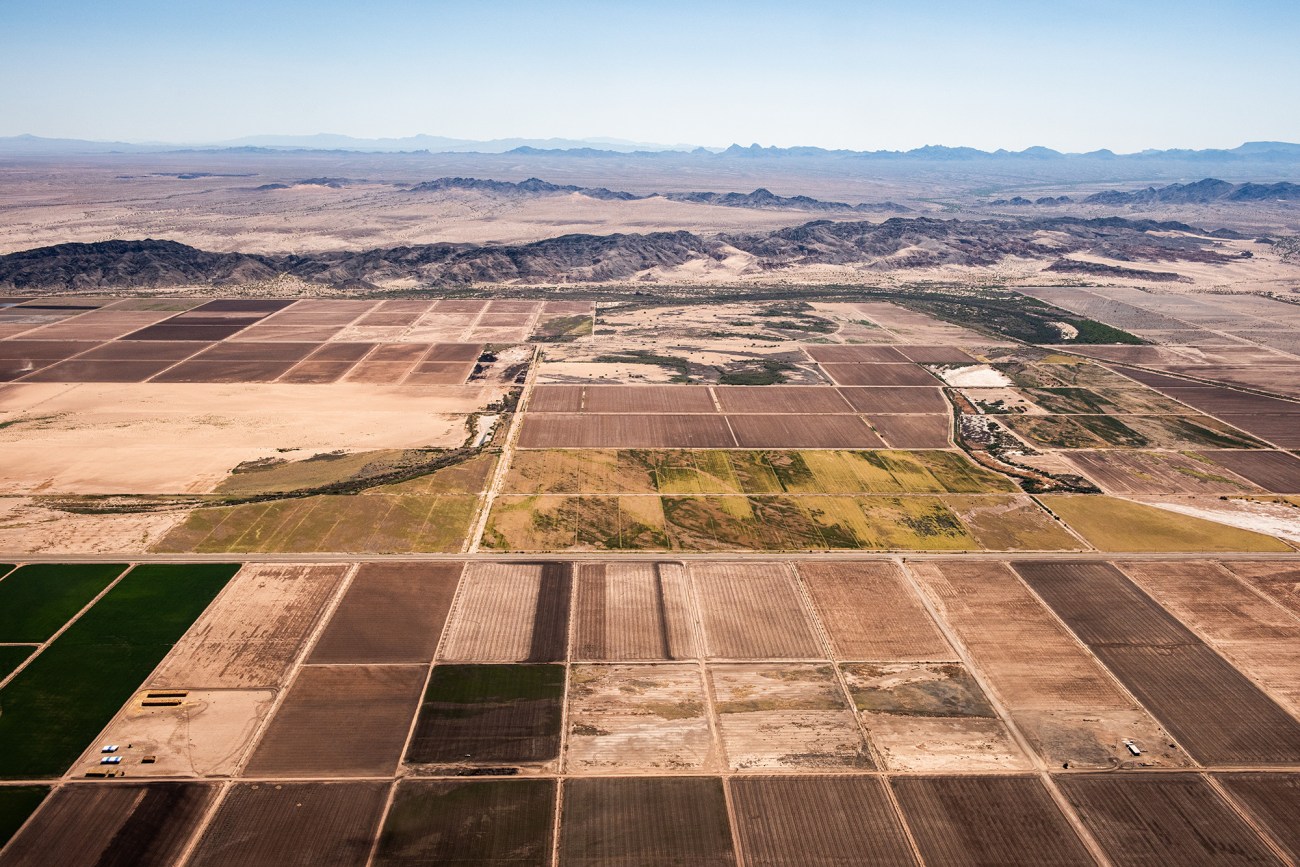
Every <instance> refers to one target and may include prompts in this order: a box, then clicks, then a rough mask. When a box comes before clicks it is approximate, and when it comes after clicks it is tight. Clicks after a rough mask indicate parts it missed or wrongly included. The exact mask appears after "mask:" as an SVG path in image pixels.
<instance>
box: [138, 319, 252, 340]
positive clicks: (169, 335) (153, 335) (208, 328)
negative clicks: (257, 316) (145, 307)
mask: <svg viewBox="0 0 1300 867" xmlns="http://www.w3.org/2000/svg"><path fill="white" fill-rule="evenodd" d="M249 324H251V323H236V324H233V325H181V324H173V323H172V320H167V321H165V322H160V323H159V324H157V325H150V326H148V327H147V328H141V329H140V330H139V331H133V332H131V333H130V334H128V335H126V336H125V337H123V338H122V339H123V340H194V341H201V342H203V343H211V342H212V341H214V340H225V339H226V338H227V337H230V336H231V335H232V334H237V333H238V332H240V331H243V330H244V328H245V327H247V325H249Z"/></svg>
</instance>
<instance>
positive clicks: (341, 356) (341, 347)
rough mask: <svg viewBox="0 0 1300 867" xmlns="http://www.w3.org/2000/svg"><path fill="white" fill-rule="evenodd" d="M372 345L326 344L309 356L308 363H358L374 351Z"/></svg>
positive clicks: (373, 345)
mask: <svg viewBox="0 0 1300 867" xmlns="http://www.w3.org/2000/svg"><path fill="white" fill-rule="evenodd" d="M375 346H376V344H374V343H326V344H325V345H324V346H321V347H320V348H319V349H317V350H316V351H315V352H313V353H312V354H311V355H310V356H308V360H309V361H360V360H361V359H363V358H365V357H366V356H367V355H369V354H370V353H371V351H372V350H374V348H375Z"/></svg>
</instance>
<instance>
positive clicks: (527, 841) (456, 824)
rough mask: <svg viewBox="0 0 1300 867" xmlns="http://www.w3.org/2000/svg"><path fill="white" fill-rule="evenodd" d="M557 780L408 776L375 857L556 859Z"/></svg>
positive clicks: (396, 860)
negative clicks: (553, 841)
mask: <svg viewBox="0 0 1300 867" xmlns="http://www.w3.org/2000/svg"><path fill="white" fill-rule="evenodd" d="M555 786H556V783H555V781H554V780H463V781H462V780H403V781H402V782H401V783H399V784H398V786H397V791H396V793H395V794H394V796H393V805H392V808H391V809H390V810H389V813H388V818H387V820H385V822H384V829H383V831H382V833H381V834H380V838H379V848H378V851H377V852H376V853H375V860H374V863H375V864H376V865H379V867H387V865H392V867H399V865H400V867H407V865H415V864H507V863H508V864H518V865H534V867H546V865H549V864H550V863H551V849H552V835H553V830H554V829H553V826H554V818H555Z"/></svg>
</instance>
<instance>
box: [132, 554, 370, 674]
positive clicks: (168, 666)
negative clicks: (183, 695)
mask: <svg viewBox="0 0 1300 867" xmlns="http://www.w3.org/2000/svg"><path fill="white" fill-rule="evenodd" d="M347 571H348V566H346V565H328V566H327V565H321V566H296V565H283V566H281V565H273V564H258V565H250V566H245V567H244V568H243V569H241V570H240V571H239V574H238V575H236V576H235V577H234V578H233V579H231V581H230V583H229V584H228V585H227V586H226V589H225V590H224V591H223V592H222V594H221V596H220V597H218V598H217V600H216V601H215V602H214V603H213V604H212V605H211V606H210V607H209V608H208V610H207V611H205V612H204V613H203V616H202V617H200V618H199V620H198V622H197V623H195V624H194V625H193V626H192V627H190V630H189V632H187V633H185V636H184V637H183V638H182V639H181V640H180V641H179V642H177V644H176V646H175V647H174V648H173V649H172V652H171V653H169V654H168V655H167V658H166V659H164V660H163V662H162V665H160V666H159V668H158V670H157V671H156V672H155V673H154V676H153V678H151V679H150V681H149V685H150V686H154V687H194V688H201V687H209V688H213V687H216V688H224V689H247V688H250V687H276V686H279V685H280V682H281V680H282V679H283V678H284V675H285V672H286V671H288V668H289V666H290V665H291V664H292V663H293V661H294V659H295V658H297V656H298V651H299V649H300V648H301V647H302V643H303V641H304V640H306V638H307V636H308V635H309V634H310V633H311V631H312V629H313V628H314V627H315V625H316V621H317V618H318V617H319V616H320V613H321V610H322V609H323V608H324V607H325V604H326V603H327V602H328V601H329V600H330V598H331V597H332V596H333V595H334V591H335V590H336V589H337V588H338V586H339V582H340V581H342V580H343V576H344V575H346V574H347Z"/></svg>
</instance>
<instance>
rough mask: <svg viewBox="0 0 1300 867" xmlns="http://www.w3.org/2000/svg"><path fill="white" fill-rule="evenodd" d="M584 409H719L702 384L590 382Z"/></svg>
mask: <svg viewBox="0 0 1300 867" xmlns="http://www.w3.org/2000/svg"><path fill="white" fill-rule="evenodd" d="M582 410H583V412H608V413H622V412H632V413H697V412H703V413H711V412H716V411H717V409H716V408H715V407H714V405H713V398H712V397H711V396H710V395H709V389H708V388H706V387H705V386H701V385H589V386H586V387H585V389H584V390H583V407H582Z"/></svg>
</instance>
